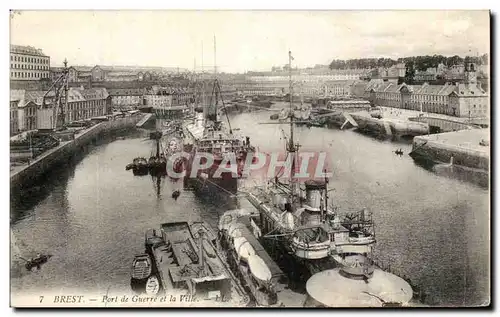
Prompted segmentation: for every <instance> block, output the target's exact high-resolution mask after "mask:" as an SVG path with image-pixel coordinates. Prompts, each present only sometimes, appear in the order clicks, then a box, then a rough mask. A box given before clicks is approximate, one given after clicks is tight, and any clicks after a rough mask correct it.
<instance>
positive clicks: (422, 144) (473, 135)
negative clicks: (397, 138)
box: [412, 129, 490, 171]
mask: <svg viewBox="0 0 500 317" xmlns="http://www.w3.org/2000/svg"><path fill="white" fill-rule="evenodd" d="M483 140H484V141H486V142H487V143H489V131H488V129H471V130H462V131H456V132H446V133H440V134H433V135H425V136H418V137H415V138H414V139H413V147H412V156H414V157H420V158H422V159H427V160H428V161H431V162H434V163H436V164H439V163H444V164H450V165H459V166H464V167H468V168H474V169H479V170H483V171H489V166H490V155H489V145H488V144H486V143H483V144H484V145H481V142H482V141H483Z"/></svg>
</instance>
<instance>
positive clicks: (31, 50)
mask: <svg viewBox="0 0 500 317" xmlns="http://www.w3.org/2000/svg"><path fill="white" fill-rule="evenodd" d="M10 52H11V53H17V54H29V55H37V56H45V57H48V55H45V54H44V53H43V51H42V50H41V49H39V48H36V47H33V46H22V45H11V46H10Z"/></svg>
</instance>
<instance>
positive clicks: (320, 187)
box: [305, 180, 326, 209]
mask: <svg viewBox="0 0 500 317" xmlns="http://www.w3.org/2000/svg"><path fill="white" fill-rule="evenodd" d="M305 185H306V201H307V202H306V204H307V205H308V206H309V207H311V208H314V209H320V208H321V197H322V193H323V192H324V191H325V190H326V183H325V181H323V180H320V181H317V180H309V181H306V183H305Z"/></svg>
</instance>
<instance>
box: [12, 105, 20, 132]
mask: <svg viewBox="0 0 500 317" xmlns="http://www.w3.org/2000/svg"><path fill="white" fill-rule="evenodd" d="M18 105H19V100H11V101H10V135H14V134H17V133H18V132H19V123H18V122H19V119H18Z"/></svg>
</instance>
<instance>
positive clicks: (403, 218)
mask: <svg viewBox="0 0 500 317" xmlns="http://www.w3.org/2000/svg"><path fill="white" fill-rule="evenodd" d="M490 65H491V56H490V12H489V11H487V10H482V11H473V10H469V11H464V10H462V11H458V10H457V11H208V10H207V11H200V10H198V11H194V10H193V11H175V10H171V11H165V10H156V11H119V10H116V11H50V10H48V11H47V10H45V11H42V10H40V11H36V10H12V11H11V12H10V292H11V293H10V305H11V306H12V307H16V308H21V307H54V308H67V307H71V308H78V307H101V308H102V307H186V308H187V307H239V308H250V307H259V308H269V307H281V308H291V307H307V308H316V307H322V308H357V307H406V308H414V307H484V306H489V305H490V301H491V282H490V280H491V266H490V262H491V249H490V245H491V242H490V235H491V233H490V166H491V165H490V109H491V107H490V105H491V103H490V95H491V89H492V88H491V85H490V73H491V72H490Z"/></svg>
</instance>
